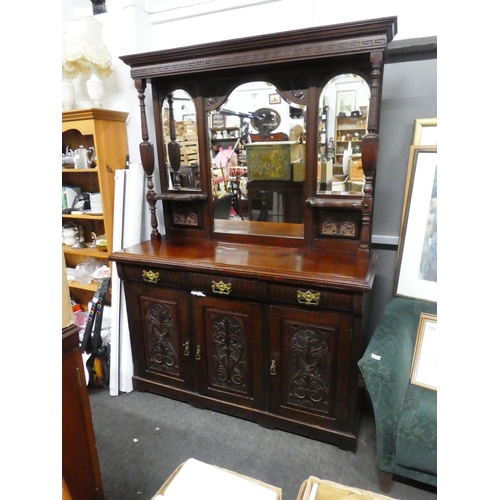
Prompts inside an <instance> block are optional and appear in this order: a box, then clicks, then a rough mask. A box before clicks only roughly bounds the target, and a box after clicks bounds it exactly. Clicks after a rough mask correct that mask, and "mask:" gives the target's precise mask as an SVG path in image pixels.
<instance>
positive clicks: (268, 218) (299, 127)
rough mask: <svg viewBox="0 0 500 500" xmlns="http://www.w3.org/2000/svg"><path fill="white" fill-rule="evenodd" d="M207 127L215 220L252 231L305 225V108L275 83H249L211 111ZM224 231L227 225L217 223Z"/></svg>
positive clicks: (298, 232) (298, 229)
mask: <svg viewBox="0 0 500 500" xmlns="http://www.w3.org/2000/svg"><path fill="white" fill-rule="evenodd" d="M208 123H209V134H210V137H209V144H210V149H211V158H212V189H213V200H214V217H215V219H217V220H218V221H221V219H224V220H227V221H229V222H235V221H252V224H253V222H255V223H256V224H253V226H252V231H258V229H256V228H258V227H259V224H260V223H263V222H275V223H276V222H278V223H281V222H287V223H297V224H298V225H301V224H302V222H303V203H302V191H303V187H302V186H303V180H304V165H305V157H304V154H305V149H304V147H305V144H304V138H305V106H304V105H298V104H294V103H291V102H289V101H288V100H287V99H285V98H284V97H282V95H280V94H279V92H278V90H277V89H276V87H274V85H272V84H271V83H268V82H250V83H246V84H243V85H240V86H239V87H237V88H236V89H234V90H233V92H231V94H230V95H229V97H228V99H227V100H226V102H225V103H224V104H223V105H222V106H221V107H220V108H218V109H217V110H215V111H210V112H209V113H208ZM297 212H299V213H297ZM216 222H217V221H216ZM222 227H224V230H227V228H228V225H227V224H226V223H224V224H223V223H222V221H221V222H220V223H219V224H215V230H218V229H220V228H222ZM235 227H236V226H235ZM262 231H264V232H266V234H268V233H269V230H268V229H264V228H263V229H262ZM301 231H303V228H302V227H301V226H300V227H298V228H297V229H296V231H295V233H294V234H300V232H301Z"/></svg>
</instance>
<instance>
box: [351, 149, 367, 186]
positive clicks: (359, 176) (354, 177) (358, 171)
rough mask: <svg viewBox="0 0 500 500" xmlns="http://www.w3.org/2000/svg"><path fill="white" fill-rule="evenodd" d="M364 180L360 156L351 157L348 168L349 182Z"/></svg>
mask: <svg viewBox="0 0 500 500" xmlns="http://www.w3.org/2000/svg"><path fill="white" fill-rule="evenodd" d="M363 178H364V172H363V163H362V161H361V155H352V158H351V164H350V166H349V179H350V180H351V181H362V180H363Z"/></svg>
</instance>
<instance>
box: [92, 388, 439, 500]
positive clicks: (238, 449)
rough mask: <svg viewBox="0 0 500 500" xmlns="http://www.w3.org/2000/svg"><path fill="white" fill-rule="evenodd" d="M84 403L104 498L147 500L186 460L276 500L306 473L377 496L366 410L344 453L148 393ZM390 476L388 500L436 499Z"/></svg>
mask: <svg viewBox="0 0 500 500" xmlns="http://www.w3.org/2000/svg"><path fill="white" fill-rule="evenodd" d="M89 398H90V405H91V411H92V419H93V423H94V432H95V436H96V445H97V452H98V456H99V465H100V468H101V475H102V481H103V486H104V494H105V498H106V500H134V499H147V500H150V499H151V498H153V496H154V494H155V493H156V491H157V490H158V489H159V488H160V486H161V485H162V484H163V483H164V481H165V480H166V479H167V478H168V476H169V475H170V474H171V473H172V472H173V471H174V469H175V468H176V467H177V466H178V465H179V464H181V463H182V462H184V461H186V460H187V459H188V458H196V459H198V460H201V461H202V462H206V463H209V464H213V465H218V466H220V467H224V468H226V469H229V470H232V471H235V472H239V473H240V474H245V475H247V476H251V477H253V478H256V479H259V480H260V481H264V482H266V483H269V484H272V485H274V486H278V487H280V488H281V489H282V491H283V500H296V498H297V493H298V491H299V488H300V485H301V483H302V481H304V480H305V479H307V478H308V477H309V476H316V477H319V478H321V479H328V480H331V481H335V482H338V483H341V484H344V485H348V486H353V487H356V488H361V489H365V490H370V491H374V492H377V493H381V492H380V489H379V483H378V470H377V467H376V463H375V443H376V441H375V423H374V420H373V415H372V413H371V411H370V410H369V408H367V409H366V410H365V411H364V412H363V416H362V419H361V425H360V430H359V442H358V448H357V451H356V453H352V452H348V451H343V450H340V449H339V448H337V447H336V446H332V445H330V444H326V443H322V442H319V441H315V440H312V439H308V438H305V437H301V436H296V435H294V434H290V433H288V432H284V431H280V430H276V429H274V430H271V429H266V428H263V427H261V426H259V425H257V424H254V423H252V422H248V421H246V420H242V419H239V418H234V417H231V416H229V415H223V414H221V413H217V412H213V411H211V410H207V409H205V410H201V409H197V408H194V407H192V406H190V405H189V404H186V403H182V402H179V401H175V400H171V399H168V398H165V397H162V396H157V395H154V394H149V393H144V392H138V391H132V392H130V393H128V394H120V396H110V395H109V392H108V391H107V390H106V389H89ZM395 479H396V480H395V481H394V483H393V486H392V490H391V492H390V494H389V495H388V496H391V497H393V498H398V499H400V500H435V499H436V498H437V494H436V489H434V488H432V487H427V486H425V485H419V484H417V483H411V482H407V481H406V480H404V479H403V478H395ZM235 500H237V499H235Z"/></svg>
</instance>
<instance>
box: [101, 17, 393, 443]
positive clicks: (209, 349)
mask: <svg viewBox="0 0 500 500" xmlns="http://www.w3.org/2000/svg"><path fill="white" fill-rule="evenodd" d="M395 32H396V19H395V18H383V19H378V20H369V21H363V22H358V23H349V24H344V25H336V26H325V27H318V28H311V29H307V30H298V31H290V32H285V33H277V34H272V35H263V36H259V37H252V38H246V39H238V40H229V41H225V42H216V43H214V44H210V45H197V46H191V47H185V48H180V49H172V50H166V51H159V52H152V53H145V54H135V55H130V56H123V57H122V59H123V60H124V61H125V62H126V63H127V64H128V65H129V66H130V67H131V76H132V78H133V79H134V81H135V85H136V88H137V90H138V94H139V104H140V109H141V119H142V136H143V141H142V142H141V144H140V145H139V148H140V153H141V161H142V164H143V167H144V170H145V172H146V176H147V187H148V193H147V200H148V203H149V208H150V213H151V240H150V241H146V242H143V243H141V244H139V245H136V246H134V247H131V248H126V249H123V250H121V251H117V252H114V253H113V254H112V255H111V257H110V259H111V260H113V261H115V262H116V264H117V270H118V275H119V276H120V278H121V279H122V280H123V282H124V289H125V296H126V302H127V311H128V318H129V328H130V332H131V344H132V353H133V360H134V377H133V383H134V388H135V389H137V390H147V391H151V392H154V393H157V394H160V395H163V396H168V397H172V398H177V399H180V400H183V401H187V402H189V403H191V404H193V405H196V406H198V407H204V408H205V407H206V408H211V409H213V410H217V411H222V412H226V413H229V414H232V415H235V416H238V417H242V418H246V419H249V420H252V421H255V422H258V423H259V424H260V425H263V426H267V427H272V428H280V429H284V430H287V431H290V432H295V433H298V434H302V435H304V436H308V437H311V438H314V439H319V440H323V441H326V442H329V443H333V444H336V445H338V446H340V447H342V448H345V449H351V450H354V449H355V448H356V438H357V428H358V422H359V415H360V398H359V392H360V390H359V387H358V385H359V384H358V381H359V376H358V375H359V373H358V368H357V362H358V360H359V358H360V357H361V355H362V353H363V351H364V348H365V347H366V344H367V341H368V338H367V331H366V328H365V323H366V318H367V312H368V307H369V296H370V292H371V289H372V286H373V281H374V277H375V264H376V262H375V257H374V254H373V253H372V252H371V250H370V239H371V224H372V213H373V201H374V200H373V184H374V177H375V169H376V162H377V153H378V143H379V136H378V125H379V117H380V96H381V87H382V76H383V61H384V53H385V49H386V46H387V43H388V42H389V41H390V40H392V37H393V36H394V34H395ZM339 75H342V78H343V80H347V81H348V82H349V84H350V85H351V86H350V87H347V88H349V89H350V90H349V95H348V96H347V97H349V99H350V100H347V98H344V96H342V99H339V94H338V93H337V92H340V91H339V90H338V89H339V88H342V86H341V83H342V82H339V81H338V80H336V79H337V78H338V77H339ZM360 84H362V85H360ZM148 85H151V88H152V101H151V102H146V98H145V90H146V87H147V86H148ZM361 87H363V88H364V89H366V93H365V94H364V93H363V91H362V90H353V89H358V88H359V89H361ZM332 89H333V90H332ZM328 92H330V94H328ZM236 93H238V96H240V97H241V96H248V98H249V99H253V101H251V100H249V101H247V102H245V103H244V104H239V105H238V104H237V103H238V102H240V103H241V102H242V99H239V101H238V100H237V99H235V97H234V96H235V95H236ZM356 99H357V101H356ZM363 99H366V102H369V113H368V117H367V119H368V132H367V134H366V135H365V136H364V137H363V138H362V159H363V171H364V180H363V184H362V189H359V187H357V188H356V189H354V187H353V186H351V185H350V184H349V183H348V182H347V183H346V186H348V187H347V188H346V189H345V190H344V191H343V192H331V191H324V190H322V189H321V186H320V175H319V171H318V169H319V168H320V167H319V165H320V163H321V161H322V160H323V158H322V157H321V155H320V151H321V149H320V144H319V142H320V141H319V131H320V129H319V124H320V122H321V121H320V116H321V115H322V111H321V110H322V108H324V106H325V103H326V102H327V101H328V102H337V103H340V102H342V103H343V104H342V106H343V107H342V108H340V107H339V108H338V109H337V110H336V112H335V113H333V112H332V115H333V118H335V115H336V114H338V113H345V110H346V109H351V108H352V109H353V110H354V108H353V106H354V103H356V102H357V105H359V106H361V105H363V103H364V102H365V101H363ZM243 100H244V97H243ZM252 102H254V104H255V106H254V107H257V106H259V104H256V103H257V102H259V103H261V104H260V105H261V106H264V105H265V108H263V109H264V110H266V113H267V110H268V108H271V107H272V115H273V116H272V121H271V120H269V121H267V122H266V123H265V124H263V125H265V126H262V127H260V128H259V130H258V132H259V133H268V131H269V129H270V128H271V129H272V127H274V129H272V130H274V132H273V133H278V132H282V131H283V132H284V133H287V132H288V131H289V129H288V128H285V129H283V130H280V129H279V128H276V127H280V126H281V127H283V126H284V127H292V126H295V122H293V121H290V120H292V107H293V116H294V119H295V117H296V116H297V115H299V116H300V120H302V121H301V128H303V129H304V130H305V133H304V134H301V139H300V140H301V141H303V151H304V156H303V158H301V159H299V161H300V163H301V168H302V171H303V172H304V175H303V180H301V181H300V182H297V183H296V185H295V186H293V192H294V198H293V201H290V200H288V199H287V198H286V196H287V194H286V190H276V189H275V188H274V187H273V186H275V184H276V182H274V181H273V177H272V175H273V172H274V171H276V169H275V165H273V164H272V162H273V161H274V160H273V155H272V154H271V155H270V160H269V162H270V163H269V164H267V163H266V162H264V165H263V168H265V169H266V171H265V176H264V178H263V179H262V178H261V179H260V180H259V194H262V193H267V195H268V196H269V199H270V200H271V199H272V200H273V203H272V204H270V205H269V213H268V217H267V220H266V221H262V220H260V221H259V220H257V217H256V216H254V217H252V214H249V217H248V219H244V220H239V218H238V217H233V218H228V219H226V220H221V219H219V218H218V216H217V215H216V214H215V210H214V207H215V198H214V196H213V193H212V185H211V166H212V164H213V156H212V148H211V143H210V140H211V133H212V132H211V131H212V130H213V128H212V125H213V124H215V123H217V125H218V126H220V125H221V123H223V125H224V126H226V127H229V126H233V125H234V123H235V121H236V123H238V120H239V124H240V127H239V133H238V134H237V135H236V137H237V140H236V142H235V144H234V151H235V152H236V154H237V157H238V163H240V164H242V165H246V155H245V146H246V144H248V143H249V142H248V143H246V140H248V141H250V138H249V137H250V132H253V133H256V132H257V131H256V130H252V129H251V128H250V127H251V126H253V127H259V123H260V122H259V120H263V119H264V118H263V117H265V116H269V113H267V114H266V113H262V112H261V111H259V109H257V110H253V108H252V104H251V103H252ZM180 103H182V107H181V108H177V107H176V106H177V105H178V104H179V105H180ZM230 103H232V104H230ZM346 103H347V104H346ZM347 105H348V106H351V108H346V106H347ZM238 106H240V107H238ZM151 108H152V113H153V116H154V123H155V129H156V134H155V135H156V138H157V142H156V145H153V144H152V143H151V142H150V141H149V132H148V127H147V123H148V120H147V116H146V115H147V110H149V111H151ZM289 108H290V111H289ZM330 108H331V109H333V108H334V106H332V105H330ZM181 109H182V112H181V111H180V110H181ZM341 109H342V111H340V110H341ZM364 109H366V107H365V108H364ZM357 112H358V111H356V112H354V115H355V113H357ZM182 113H186V115H189V116H190V117H194V120H195V122H196V130H197V135H198V145H199V155H198V158H199V186H198V187H197V188H192V187H182V186H181V184H180V182H179V176H178V175H177V173H178V172H179V171H180V170H181V169H182V168H183V167H182V164H181V160H180V159H181V157H182V154H181V152H182V151H181V148H182V146H181V145H180V144H179V143H178V142H177V141H176V135H175V126H174V124H175V123H177V119H178V118H176V117H179V116H183V115H182ZM288 113H290V120H288V116H287V115H288ZM215 116H216V117H217V121H215ZM221 117H222V118H221ZM224 117H226V118H224ZM228 117H232V119H233V122H230V118H228ZM283 124H284V125H283ZM165 137H166V138H167V139H165ZM168 137H170V141H169V142H168V143H166V141H167V140H168ZM155 149H156V151H155ZM155 158H157V159H158V165H156V166H155ZM249 160H250V158H249ZM266 161H267V160H266ZM280 161H282V160H280ZM250 167H251V165H249V166H248V172H249V177H248V181H249V184H250V185H251V182H250V181H252V179H251V178H250V172H252V168H250ZM259 167H262V165H259ZM279 167H280V168H281V167H283V165H279ZM284 167H285V168H284V169H283V168H281V170H280V171H281V172H285V176H286V175H288V174H287V173H286V172H289V175H290V177H289V178H288V181H287V180H286V179H285V181H287V182H289V183H290V184H294V183H295V180H294V179H295V178H292V168H293V165H290V164H287V165H284ZM155 169H158V173H159V178H160V185H159V186H157V187H155V184H154V181H153V175H154V172H155ZM169 172H173V175H172V177H171V178H169ZM266 179H267V180H268V181H269V182H267V183H266ZM281 180H283V177H282V178H281ZM228 185H229V186H230V183H229V184H228ZM297 193H298V194H297ZM157 203H162V205H163V214H164V223H165V228H166V234H164V235H161V234H160V233H159V231H158V219H157V214H156V205H157ZM251 206H252V204H251V203H250V207H251ZM287 206H288V207H292V208H293V210H294V211H296V212H297V216H296V217H294V220H293V221H292V222H289V221H288V220H283V219H281V220H280V219H279V210H278V208H280V207H287ZM250 209H251V208H250ZM273 217H274V218H273ZM165 418H168V416H165Z"/></svg>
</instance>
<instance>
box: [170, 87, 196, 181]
mask: <svg viewBox="0 0 500 500" xmlns="http://www.w3.org/2000/svg"><path fill="white" fill-rule="evenodd" d="M171 116H173V127H174V128H173V130H171V126H170V125H171V118H170V117H171ZM173 133H175V138H174V137H173ZM171 141H177V142H178V143H179V145H180V168H179V181H180V185H181V187H182V188H189V189H200V170H199V158H198V134H197V130H196V111H195V105H194V101H193V99H192V98H191V96H190V95H189V94H188V93H187V92H185V91H184V90H180V89H177V90H175V91H174V92H172V93H171V94H169V95H167V97H166V98H165V100H164V101H163V143H164V146H165V158H166V162H167V169H168V172H169V174H170V175H169V181H170V188H172V186H173V184H174V175H173V174H174V173H173V171H172V164H173V163H174V161H175V160H174V158H173V157H172V158H169V152H168V144H169V143H170V142H171ZM171 160H172V161H171Z"/></svg>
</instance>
